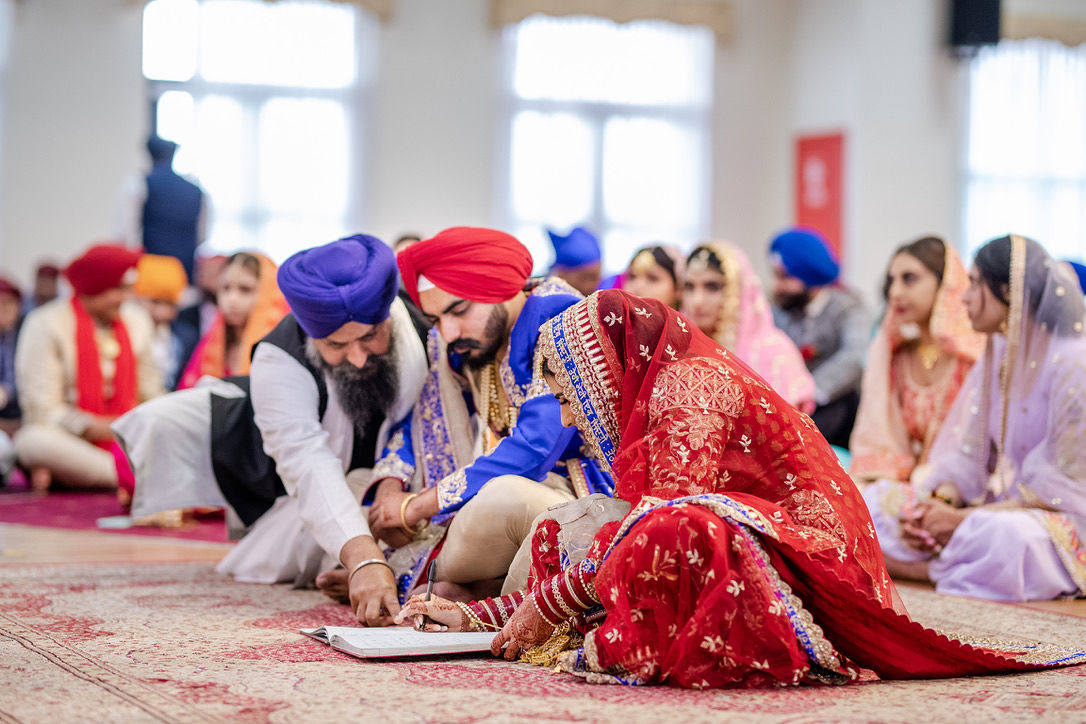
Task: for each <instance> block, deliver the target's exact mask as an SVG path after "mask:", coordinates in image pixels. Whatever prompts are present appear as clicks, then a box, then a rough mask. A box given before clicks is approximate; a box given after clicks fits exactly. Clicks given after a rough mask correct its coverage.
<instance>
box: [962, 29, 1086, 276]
mask: <svg viewBox="0 0 1086 724" xmlns="http://www.w3.org/2000/svg"><path fill="white" fill-rule="evenodd" d="M972 62H973V65H972V67H971V69H970V91H969V125H968V134H969V137H968V143H967V149H968V150H967V160H966V189H965V213H964V224H963V225H964V227H965V229H964V236H963V238H964V239H965V246H966V251H970V252H971V251H972V250H974V249H976V248H977V247H978V246H980V245H981V244H982V243H983V242H984V241H986V240H988V239H990V238H992V237H994V236H1001V235H1003V234H1006V233H1008V232H1015V233H1020V234H1025V235H1027V236H1031V237H1033V238H1035V239H1036V240H1037V241H1039V242H1041V243H1042V244H1044V245H1045V247H1046V248H1047V249H1048V250H1049V252H1050V253H1052V254H1053V255H1054V256H1056V257H1061V258H1065V257H1076V258H1082V257H1086V45H1080V46H1078V48H1068V47H1066V46H1064V45H1061V44H1059V43H1056V42H1053V41H1045V40H1022V41H1003V42H1000V44H999V45H997V46H995V47H992V48H986V49H983V50H981V51H980V53H979V55H978V56H977V57H976V58H975V59H974V60H973V61H972Z"/></svg>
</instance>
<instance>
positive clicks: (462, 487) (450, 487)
mask: <svg viewBox="0 0 1086 724" xmlns="http://www.w3.org/2000/svg"><path fill="white" fill-rule="evenodd" d="M467 489H468V479H467V471H466V469H461V470H457V471H456V472H455V473H453V474H452V475H448V476H446V477H444V478H442V479H441V482H439V483H438V484H437V502H438V505H439V506H440V508H441V509H442V510H444V509H445V508H448V507H450V506H453V505H457V504H458V503H460V502H461V501H462V500H463V498H464V493H465V492H466V491H467Z"/></svg>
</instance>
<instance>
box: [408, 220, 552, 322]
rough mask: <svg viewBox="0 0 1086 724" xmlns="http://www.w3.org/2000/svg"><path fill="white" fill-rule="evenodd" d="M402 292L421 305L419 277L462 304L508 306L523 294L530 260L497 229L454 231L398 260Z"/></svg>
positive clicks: (412, 248)
mask: <svg viewBox="0 0 1086 724" xmlns="http://www.w3.org/2000/svg"><path fill="white" fill-rule="evenodd" d="M396 263H397V264H399V266H400V276H402V277H403V284H404V289H406V290H407V293H408V294H409V295H410V296H411V299H412V300H413V301H414V302H415V304H418V303H419V277H420V276H424V277H426V279H427V280H428V281H430V282H431V283H432V284H434V285H435V286H437V287H438V288H440V289H442V290H444V291H446V292H448V293H449V294H453V295H455V296H457V297H460V298H461V299H467V300H469V301H472V302H482V303H484V304H497V303H499V302H505V301H508V300H510V299H512V298H513V297H515V296H516V295H517V292H519V291H521V290H522V289H524V283H525V282H527V281H528V277H529V276H531V274H532V255H531V252H529V251H528V248H527V247H526V246H524V244H521V243H520V242H519V241H517V240H516V239H515V238H514V237H512V236H510V235H509V234H506V233H504V232H501V231H496V230H494V229H482V228H476V227H471V226H454V227H453V228H451V229H445V230H444V231H442V232H440V233H439V234H438V235H437V236H435V237H433V238H432V239H427V240H426V241H420V242H417V243H415V244H412V245H411V246H409V247H407V248H406V249H404V250H403V251H401V252H400V253H399V254H398V255H397V257H396Z"/></svg>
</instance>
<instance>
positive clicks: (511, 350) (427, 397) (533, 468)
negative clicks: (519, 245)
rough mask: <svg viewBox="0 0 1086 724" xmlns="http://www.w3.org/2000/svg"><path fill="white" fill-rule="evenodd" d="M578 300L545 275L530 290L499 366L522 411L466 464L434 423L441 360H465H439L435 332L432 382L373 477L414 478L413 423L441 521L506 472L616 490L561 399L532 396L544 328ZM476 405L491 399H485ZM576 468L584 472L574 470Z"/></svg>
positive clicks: (451, 359)
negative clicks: (459, 463) (455, 458)
mask: <svg viewBox="0 0 1086 724" xmlns="http://www.w3.org/2000/svg"><path fill="white" fill-rule="evenodd" d="M579 298H580V297H579V296H577V295H576V294H575V293H574V292H573V291H572V289H571V288H570V287H569V286H568V285H566V284H565V283H564V282H561V281H558V280H554V279H546V280H544V281H543V282H542V283H540V284H539V285H538V286H536V287H535V288H534V289H533V290H532V293H531V294H530V295H529V297H528V300H527V301H526V302H525V304H524V307H523V309H522V310H521V313H520V315H519V316H518V317H517V321H516V323H515V324H514V325H513V329H512V331H511V332H510V334H509V345H508V353H507V355H506V357H505V358H504V359H503V360H502V362H501V365H500V370H499V372H500V377H501V383H502V387H503V388H504V390H505V393H506V396H507V397H508V398H509V402H510V404H511V405H512V406H513V407H516V408H519V413H518V416H517V422H516V425H514V426H513V428H512V430H511V431H510V433H509V435H508V436H507V437H505V438H502V440H501V441H500V442H499V443H498V444H497V446H496V447H495V448H494V449H493V450H492V451H491V452H490V453H489V454H486V455H482V456H480V457H478V458H476V459H475V461H474V462H472V463H471V464H469V465H467V466H465V467H462V468H460V469H456V467H455V464H453V463H452V459H451V457H452V456H451V446H450V445H449V441H448V439H447V431H444V428H443V426H442V425H433V424H431V423H432V421H433V419H434V418H435V417H436V416H440V415H441V414H442V411H441V401H440V395H439V394H437V387H438V386H437V383H436V375H437V369H436V365H437V364H446V363H447V364H449V365H451V366H452V368H453V369H455V370H458V371H459V369H460V367H461V362H460V359H459V356H458V355H454V354H449V355H448V357H447V360H437V359H436V358H435V356H436V350H437V348H438V345H437V344H436V334H437V332H436V330H431V344H429V345H428V347H429V351H430V354H431V372H430V375H431V380H430V381H428V383H427V385H426V386H425V387H424V389H423V393H422V397H421V398H420V400H419V404H417V405H416V406H415V409H414V410H413V411H412V414H411V415H409V416H408V417H407V418H406V419H404V420H403V421H402V422H401V423H400V425H399V427H398V428H397V429H395V430H394V431H393V433H392V437H391V438H390V440H389V444H388V446H387V447H386V448H385V451H384V453H383V455H382V459H381V460H380V461H379V462H378V463H377V465H376V466H375V468H374V477H375V479H378V478H381V477H396V478H400V479H401V480H405V481H406V480H410V479H411V478H412V476H414V474H415V468H416V464H417V460H418V451H416V450H414V449H413V448H414V445H413V443H412V440H413V439H415V438H414V437H413V435H412V431H413V427H414V426H419V425H421V426H423V428H424V429H423V435H422V440H423V442H424V446H425V448H426V449H425V451H423V454H424V456H425V465H426V475H425V479H426V480H427V481H430V482H428V484H433V483H432V481H435V480H436V481H437V483H436V485H437V489H438V504H439V506H440V516H438V520H440V519H443V518H446V517H448V516H449V515H451V514H452V513H455V512H456V511H457V510H459V509H460V508H461V507H463V505H464V504H465V503H467V502H468V501H469V500H471V499H472V497H474V496H475V494H476V493H478V492H479V490H480V488H482V487H483V485H485V484H486V483H487V482H488V481H489V480H491V479H493V478H496V477H499V476H501V475H520V476H523V477H526V478H531V479H532V480H537V481H542V480H543V479H544V478H545V477H546V476H547V473H550V472H555V473H558V474H559V475H562V476H564V477H569V478H571V480H573V482H574V487H575V489H576V488H578V487H580V484H579V483H580V482H581V481H580V480H579V478H580V477H581V476H580V473H581V472H583V485H584V488H586V489H587V490H584V489H582V490H581V491H580V492H582V493H585V494H587V493H604V494H606V495H611V494H612V493H613V491H614V483H613V482H612V480H611V476H610V475H609V474H608V473H606V472H604V471H603V470H601V468H600V466H599V464H598V463H597V462H596V461H595V460H593V459H591V458H589V457H588V456H587V454H586V453H584V452H583V451H582V450H581V446H582V440H581V436H580V433H578V432H577V429H576V428H573V427H564V426H563V425H562V422H561V413H560V411H559V405H558V400H556V399H555V398H554V396H553V395H551V394H550V393H549V392H542V393H540V394H536V395H533V396H531V397H529V389H530V387H531V385H532V361H533V357H534V354H535V343H536V339H537V338H538V336H539V327H540V325H542V324H543V323H544V322H545V321H547V320H548V319H550V318H551V317H553V316H555V315H557V314H559V313H561V312H562V311H563V310H565V309H566V308H567V307H569V306H570V305H572V304H575V303H576V302H577V301H578V300H579ZM465 401H466V402H467V403H468V405H469V409H470V408H475V407H476V405H474V404H473V401H472V400H471V395H470V393H465ZM478 404H485V402H482V401H479V402H478ZM443 436H444V437H445V439H443ZM571 467H575V468H578V470H571V469H570V468H571ZM435 522H437V521H435Z"/></svg>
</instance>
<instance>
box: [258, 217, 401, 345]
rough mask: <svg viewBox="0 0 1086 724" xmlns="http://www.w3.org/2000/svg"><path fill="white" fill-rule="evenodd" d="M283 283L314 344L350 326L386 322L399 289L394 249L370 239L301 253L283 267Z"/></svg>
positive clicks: (359, 238) (354, 238) (357, 238)
mask: <svg viewBox="0 0 1086 724" xmlns="http://www.w3.org/2000/svg"><path fill="white" fill-rule="evenodd" d="M278 280H279V289H280V290H281V291H282V292H283V296H284V297H286V299H287V304H289V305H290V311H291V312H293V313H294V318H295V319H297V320H298V324H299V325H301V327H302V331H304V332H305V333H306V334H307V335H308V336H309V337H312V338H315V339H323V338H324V337H327V336H328V335H330V334H332V333H333V332H335V331H336V330H337V329H339V328H340V327H342V326H343V325H345V324H346V323H347V322H361V323H362V324H380V323H381V322H383V321H385V320H386V319H388V315H389V308H390V307H391V306H392V300H393V299H394V298H395V297H396V291H397V290H398V288H399V279H398V278H397V275H396V257H395V255H394V254H393V253H392V249H390V248H389V247H388V246H386V245H385V243H384V242H383V241H381V240H380V239H378V238H376V237H373V236H366V235H365V234H356V235H354V236H348V237H347V238H346V239H340V240H339V241H333V242H332V243H330V244H325V245H324V246H315V247H313V248H312V249H305V250H303V251H299V252H298V253H297V254H295V255H294V256H292V257H290V258H289V259H287V260H286V261H285V262H283V265H282V266H281V267H279V276H278Z"/></svg>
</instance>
